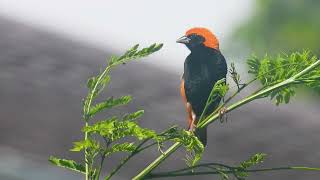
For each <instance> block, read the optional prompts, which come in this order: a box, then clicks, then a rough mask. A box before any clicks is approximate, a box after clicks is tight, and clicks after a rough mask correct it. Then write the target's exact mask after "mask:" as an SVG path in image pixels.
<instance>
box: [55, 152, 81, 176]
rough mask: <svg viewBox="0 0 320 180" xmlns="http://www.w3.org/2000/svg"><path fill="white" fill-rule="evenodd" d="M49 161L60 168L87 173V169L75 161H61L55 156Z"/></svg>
mask: <svg viewBox="0 0 320 180" xmlns="http://www.w3.org/2000/svg"><path fill="white" fill-rule="evenodd" d="M49 161H50V162H51V163H52V164H54V165H56V166H58V167H63V168H67V169H70V170H72V171H76V172H80V173H85V167H84V166H83V165H81V164H78V163H76V162H75V161H73V160H68V159H59V158H56V157H54V156H50V158H49Z"/></svg>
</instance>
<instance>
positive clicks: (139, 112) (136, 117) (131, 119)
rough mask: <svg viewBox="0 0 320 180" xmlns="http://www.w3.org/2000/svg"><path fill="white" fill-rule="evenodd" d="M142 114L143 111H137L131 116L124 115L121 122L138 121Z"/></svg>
mask: <svg viewBox="0 0 320 180" xmlns="http://www.w3.org/2000/svg"><path fill="white" fill-rule="evenodd" d="M143 114H144V110H139V111H136V112H134V113H131V114H127V115H125V116H124V117H123V118H122V120H123V121H133V120H136V119H139V118H140V117H141V116H142V115H143Z"/></svg>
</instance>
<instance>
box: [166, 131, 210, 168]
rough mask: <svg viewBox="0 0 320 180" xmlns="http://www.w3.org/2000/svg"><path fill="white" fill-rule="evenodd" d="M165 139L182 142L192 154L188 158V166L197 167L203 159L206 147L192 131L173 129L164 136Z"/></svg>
mask: <svg viewBox="0 0 320 180" xmlns="http://www.w3.org/2000/svg"><path fill="white" fill-rule="evenodd" d="M163 136H164V137H165V139H167V140H172V141H174V142H180V143H181V144H182V145H183V146H184V147H185V148H186V150H187V151H188V152H189V153H190V154H187V156H186V163H187V165H188V166H193V165H195V164H196V163H197V162H198V161H199V160H200V159H201V157H202V154H203V152H204V146H203V144H202V143H201V141H200V140H199V139H198V138H197V137H196V136H195V135H194V134H193V133H192V132H190V131H186V130H184V129H179V128H171V129H169V131H167V133H166V134H164V135H163Z"/></svg>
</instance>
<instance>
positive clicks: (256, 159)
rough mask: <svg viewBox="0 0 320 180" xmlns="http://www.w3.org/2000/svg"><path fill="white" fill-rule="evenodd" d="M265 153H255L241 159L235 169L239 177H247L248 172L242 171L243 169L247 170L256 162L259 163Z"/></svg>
mask: <svg viewBox="0 0 320 180" xmlns="http://www.w3.org/2000/svg"><path fill="white" fill-rule="evenodd" d="M266 156H267V155H266V154H264V153H257V154H255V155H253V156H252V157H250V159H248V160H246V161H243V162H242V163H240V166H239V167H238V169H237V171H236V175H237V176H239V177H247V176H249V174H248V173H247V172H244V170H247V169H248V168H251V167H252V166H255V165H257V164H260V163H262V162H263V161H264V159H265V157H266Z"/></svg>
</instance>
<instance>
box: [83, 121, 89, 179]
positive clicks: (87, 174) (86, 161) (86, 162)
mask: <svg viewBox="0 0 320 180" xmlns="http://www.w3.org/2000/svg"><path fill="white" fill-rule="evenodd" d="M85 126H86V127H87V126H88V122H86V124H85ZM87 139H88V133H87V132H85V133H84V140H85V141H86V140H87ZM87 154H88V151H87V149H85V151H84V159H85V164H86V174H85V175H86V180H89V164H88V155H87Z"/></svg>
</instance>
